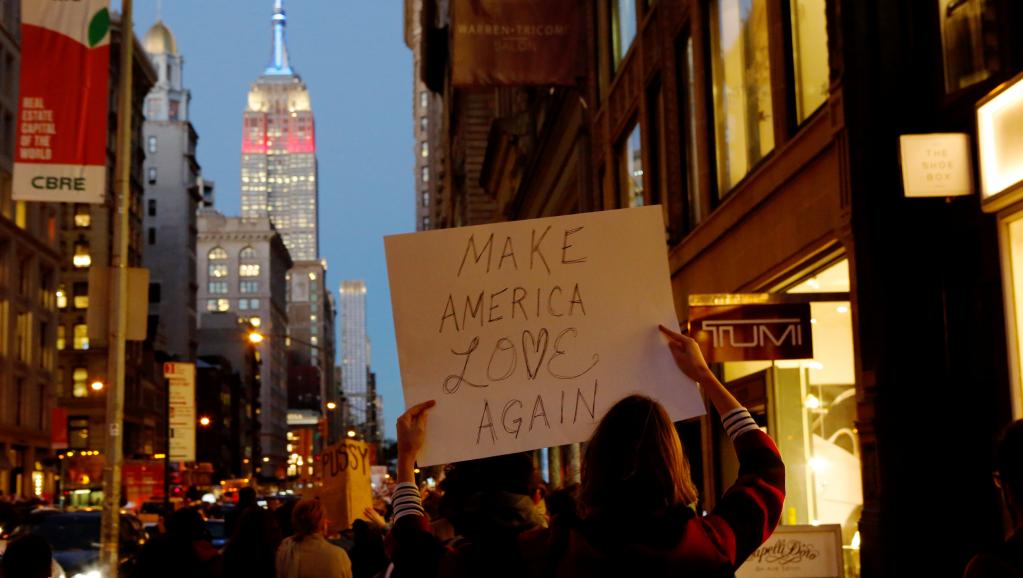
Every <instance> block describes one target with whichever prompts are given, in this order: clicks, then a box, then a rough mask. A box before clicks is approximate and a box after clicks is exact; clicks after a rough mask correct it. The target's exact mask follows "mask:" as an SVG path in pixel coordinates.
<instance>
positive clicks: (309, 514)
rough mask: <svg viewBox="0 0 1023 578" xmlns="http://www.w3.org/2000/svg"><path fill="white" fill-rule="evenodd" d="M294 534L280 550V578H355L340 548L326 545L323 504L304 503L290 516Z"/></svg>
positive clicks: (346, 556)
mask: <svg viewBox="0 0 1023 578" xmlns="http://www.w3.org/2000/svg"><path fill="white" fill-rule="evenodd" d="M291 524H292V527H293V528H294V530H295V534H294V535H293V536H291V537H289V538H287V539H285V540H284V542H282V543H281V547H280V548H279V549H278V550H277V577H278V578H352V562H351V560H349V558H348V554H347V553H346V552H345V551H344V550H342V549H341V548H339V547H337V546H335V545H333V544H331V543H330V542H327V540H326V539H325V538H324V537H323V532H324V530H325V529H326V527H327V518H326V516H325V515H324V510H323V504H321V503H320V501H319V500H316V499H305V500H302V501H301V502H299V503H298V504H296V505H295V510H294V512H292V514H291Z"/></svg>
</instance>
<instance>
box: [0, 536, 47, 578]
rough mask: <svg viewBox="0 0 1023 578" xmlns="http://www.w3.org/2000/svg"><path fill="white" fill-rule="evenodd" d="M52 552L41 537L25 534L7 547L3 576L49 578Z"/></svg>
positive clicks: (10, 577) (9, 577) (11, 577)
mask: <svg viewBox="0 0 1023 578" xmlns="http://www.w3.org/2000/svg"><path fill="white" fill-rule="evenodd" d="M52 568H53V551H52V550H50V544H49V543H48V542H47V541H46V539H45V538H43V537H42V536H36V535H35V534H26V535H24V536H21V537H20V538H16V539H14V540H13V541H12V542H11V543H10V544H8V545H7V551H6V552H4V558H3V569H4V573H3V575H4V576H5V577H8V578H13V577H15V576H17V578H50V570H51V569H52Z"/></svg>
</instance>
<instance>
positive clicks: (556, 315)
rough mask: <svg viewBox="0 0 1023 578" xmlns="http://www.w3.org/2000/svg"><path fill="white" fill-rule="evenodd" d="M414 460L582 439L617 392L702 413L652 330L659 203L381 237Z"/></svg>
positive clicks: (670, 313)
mask: <svg viewBox="0 0 1023 578" xmlns="http://www.w3.org/2000/svg"><path fill="white" fill-rule="evenodd" d="M385 245H386V249H387V265H388V273H389V275H390V288H391V303H392V306H393V309H394V324H395V331H396V335H397V339H398V361H399V363H400V365H401V377H402V385H403V388H404V393H405V403H406V405H412V404H416V403H420V402H423V401H426V400H436V401H437V406H436V407H435V408H434V409H433V410H431V415H430V421H429V428H428V429H427V439H426V445H425V447H424V449H423V452H422V455H421V456H420V459H419V463H420V464H421V465H432V464H438V463H447V462H453V461H460V460H468V459H474V458H481V457H486V456H493V455H500V454H507V453H512V452H518V451H526V450H533V449H536V448H542V447H550V446H557V445H564V444H569V443H573V442H579V441H583V440H586V439H588V438H589V436H590V434H591V433H592V432H593V429H594V427H595V425H596V423H597V422H598V421H600V418H601V417H602V416H603V414H604V413H605V412H606V411H607V410H608V408H610V407H611V405H613V404H614V403H615V402H617V401H618V400H619V399H621V398H622V397H625V396H626V395H628V394H630V393H644V394H646V395H650V396H651V397H654V398H656V399H658V400H659V401H660V402H661V403H663V404H664V405H665V407H666V408H667V410H668V412H669V414H670V415H671V417H672V418H673V419H675V420H682V419H686V418H689V417H693V416H698V415H702V414H703V413H704V407H703V403H702V401H701V399H700V395H699V392H698V391H697V390H696V388H695V385H694V384H693V383H692V381H691V380H689V379H688V378H686V377H685V376H683V375H682V373H681V372H680V371H679V370H678V368H677V367H676V366H675V363H674V360H673V359H672V358H671V354H670V352H669V350H668V348H667V347H666V345H665V341H664V338H663V336H661V335H660V334H659V332H658V330H657V325H658V324H664V325H666V326H669V327H671V326H674V327H678V321H677V319H678V318H677V315H676V312H675V308H674V304H673V300H672V292H671V285H670V277H669V274H668V259H667V246H666V244H665V242H664V217H663V213H662V211H661V208H660V207H658V206H651V207H642V208H636V209H622V210H616V211H604V212H596V213H585V214H577V215H568V216H564V217H553V218H545V219H536V220H531V221H517V222H511V223H498V224H494V225H485V226H477V227H463V228H458V229H446V230H438V231H427V232H423V233H416V234H411V235H397V236H392V237H387V238H386V239H385Z"/></svg>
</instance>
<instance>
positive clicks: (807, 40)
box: [790, 0, 829, 122]
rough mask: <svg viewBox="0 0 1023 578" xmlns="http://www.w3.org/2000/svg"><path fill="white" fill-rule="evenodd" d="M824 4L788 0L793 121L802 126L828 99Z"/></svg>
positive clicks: (809, 0)
mask: <svg viewBox="0 0 1023 578" xmlns="http://www.w3.org/2000/svg"><path fill="white" fill-rule="evenodd" d="M824 2H825V0H791V5H790V10H791V15H792V64H793V68H792V70H793V72H794V73H795V87H796V120H797V121H798V122H803V121H804V120H806V119H807V117H809V116H810V115H811V114H813V112H814V111H815V110H817V108H818V107H819V106H820V105H822V104H824V101H825V100H827V99H828V82H829V80H828V25H827V18H826V17H825V15H824Z"/></svg>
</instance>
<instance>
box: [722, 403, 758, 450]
mask: <svg viewBox="0 0 1023 578" xmlns="http://www.w3.org/2000/svg"><path fill="white" fill-rule="evenodd" d="M721 425H723V426H725V432H726V433H728V437H729V438H730V439H731V440H732V441H733V442H734V441H735V440H736V438H738V437H739V436H741V435H742V434H744V433H746V432H748V431H753V430H758V429H760V426H758V425H757V422H755V421H753V416H751V415H750V413H749V410H748V409H746V408H744V407H737V408H735V409H733V410H731V411H729V412H728V413H726V414H725V415H723V416H721Z"/></svg>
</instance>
